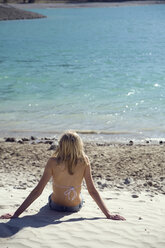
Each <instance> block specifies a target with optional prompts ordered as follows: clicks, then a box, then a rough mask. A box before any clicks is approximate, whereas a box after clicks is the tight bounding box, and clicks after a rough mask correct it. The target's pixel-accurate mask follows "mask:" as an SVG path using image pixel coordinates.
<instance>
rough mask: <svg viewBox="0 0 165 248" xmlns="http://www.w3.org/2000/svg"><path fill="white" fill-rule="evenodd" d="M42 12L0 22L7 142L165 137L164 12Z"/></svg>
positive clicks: (0, 88)
mask: <svg viewBox="0 0 165 248" xmlns="http://www.w3.org/2000/svg"><path fill="white" fill-rule="evenodd" d="M35 12H39V13H42V14H44V15H47V17H48V18H47V19H36V20H22V21H20V20H19V21H5V22H0V68H1V69H0V130H1V131H0V134H1V136H4V135H6V134H9V133H15V132H16V133H17V132H18V133H19V132H20V133H21V132H22V133H24V132H26V131H29V132H30V133H33V132H35V133H37V132H38V133H42V132H48V133H49V132H50V133H57V132H61V131H63V130H66V129H75V130H80V131H83V130H90V131H92V132H93V131H94V133H95V134H96V133H100V132H101V131H103V132H104V133H106V134H101V135H102V138H103V139H104V138H105V139H109V138H110V139H113V138H114V137H115V138H116V137H120V139H121V138H122V137H124V138H125V137H126V138H128V137H129V138H135V139H136V138H140V139H143V138H144V137H145V138H162V137H164V134H165V127H164V121H165V69H164V64H165V46H164V40H165V32H164V24H165V19H164V16H165V5H150V6H136V7H117V8H83V9H81V8H79V9H42V10H35ZM94 136H95V135H94ZM96 136H97V135H96ZM91 137H92V138H93V136H91ZM107 137H108V138H107Z"/></svg>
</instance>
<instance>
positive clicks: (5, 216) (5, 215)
mask: <svg viewBox="0 0 165 248" xmlns="http://www.w3.org/2000/svg"><path fill="white" fill-rule="evenodd" d="M11 218H16V217H14V215H13V214H3V215H1V216H0V219H11Z"/></svg>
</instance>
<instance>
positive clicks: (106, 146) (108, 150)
mask: <svg viewBox="0 0 165 248" xmlns="http://www.w3.org/2000/svg"><path fill="white" fill-rule="evenodd" d="M57 144H58V142H57V139H56V138H54V139H51V138H42V139H41V140H38V139H37V138H35V137H33V136H32V137H31V138H30V139H27V138H22V139H19V140H16V139H13V138H7V139H6V141H5V140H0V154H1V156H0V171H1V175H2V184H3V186H5V187H8V186H11V185H13V187H14V188H16V189H17V188H18V189H21V188H25V189H26V188H29V187H33V186H34V185H35V184H36V183H37V181H38V180H39V178H40V176H41V175H42V171H43V168H44V167H45V165H46V162H47V160H48V159H49V157H50V156H52V154H53V152H54V150H55V149H56V147H57ZM84 149H85V152H86V154H87V156H88V157H89V160H90V161H91V167H92V169H93V177H94V181H95V183H96V186H97V187H98V188H99V189H101V190H103V189H106V188H107V189H111V190H112V189H113V190H119V191H129V192H131V194H132V195H135V197H139V194H141V192H146V194H149V195H151V196H155V195H157V194H159V193H160V194H165V173H164V172H165V160H164V154H165V143H162V144H159V145H153V144H145V145H137V144H133V143H128V144H114V143H98V142H85V141H84ZM8 173H9V174H11V173H12V174H13V173H14V174H13V175H14V177H13V179H11V180H8V176H7V174H8ZM15 177H17V178H18V179H19V180H17V181H15ZM29 177H31V178H32V180H30V181H29V180H28V178H29ZM22 178H24V180H22ZM26 180H27V182H26Z"/></svg>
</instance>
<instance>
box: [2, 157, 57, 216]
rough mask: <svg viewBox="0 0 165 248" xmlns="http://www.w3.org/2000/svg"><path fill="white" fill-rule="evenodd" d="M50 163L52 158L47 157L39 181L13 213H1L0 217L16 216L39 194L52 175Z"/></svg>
mask: <svg viewBox="0 0 165 248" xmlns="http://www.w3.org/2000/svg"><path fill="white" fill-rule="evenodd" d="M52 163H53V160H52V159H49V160H48V162H47V164H46V167H45V170H44V173H43V175H42V177H41V179H40V181H39V183H38V184H37V186H36V187H35V188H34V189H33V190H32V191H31V193H30V194H29V195H28V197H27V198H26V199H25V201H24V202H23V203H22V204H21V206H20V207H19V208H18V209H17V210H16V211H15V213H14V214H13V215H11V214H5V215H2V216H0V219H10V218H17V217H18V216H19V215H20V214H22V212H24V211H25V210H26V209H27V208H28V207H29V206H30V205H31V204H32V203H33V202H34V201H35V200H36V199H37V198H38V197H39V196H40V195H41V193H42V191H43V189H44V188H45V186H46V184H47V183H48V181H49V180H50V178H51V176H52Z"/></svg>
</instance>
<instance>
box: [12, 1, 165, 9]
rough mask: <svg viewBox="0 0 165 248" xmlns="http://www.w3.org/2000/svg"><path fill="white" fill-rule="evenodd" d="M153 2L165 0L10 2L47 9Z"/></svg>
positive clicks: (28, 7)
mask: <svg viewBox="0 0 165 248" xmlns="http://www.w3.org/2000/svg"><path fill="white" fill-rule="evenodd" d="M152 4H165V1H164V0H163V1H161V0H159V1H157V0H153V1H152V0H151V1H112V2H97V1H96V2H83V1H82V2H81V1H80V2H77V3H73V2H65V1H64V2H62V3H60V2H57V3H39V2H38V3H32V4H29V3H28V4H17V3H13V4H10V5H11V6H13V7H17V8H20V9H45V8H106V7H107V8H108V7H126V6H142V5H152Z"/></svg>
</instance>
